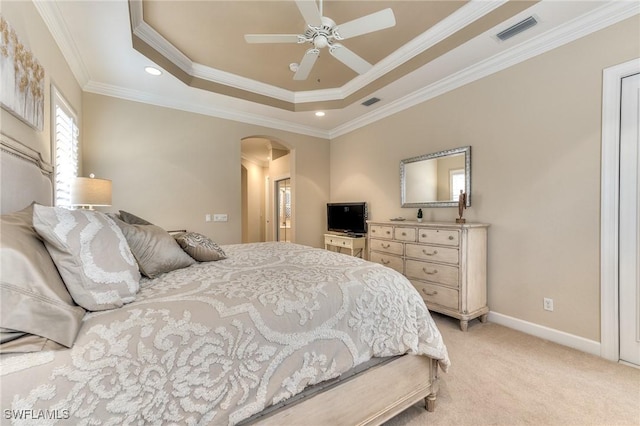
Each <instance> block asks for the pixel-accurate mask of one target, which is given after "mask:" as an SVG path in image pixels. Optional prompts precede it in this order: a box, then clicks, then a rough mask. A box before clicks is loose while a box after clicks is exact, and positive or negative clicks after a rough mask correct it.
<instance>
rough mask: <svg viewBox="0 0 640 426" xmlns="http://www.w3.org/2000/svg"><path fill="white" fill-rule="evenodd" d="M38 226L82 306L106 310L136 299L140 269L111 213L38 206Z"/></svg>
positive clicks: (36, 217) (59, 268)
mask: <svg viewBox="0 0 640 426" xmlns="http://www.w3.org/2000/svg"><path fill="white" fill-rule="evenodd" d="M33 226H34V227H35V228H36V232H38V234H39V235H40V236H41V237H42V238H43V239H44V241H45V246H46V247H47V250H48V251H49V254H50V255H51V258H52V259H53V262H54V263H55V264H56V267H57V268H58V271H60V275H61V276H62V279H63V281H64V283H65V285H66V286H67V289H68V290H69V293H70V294H71V297H73V300H75V302H76V303H77V304H78V305H80V306H82V307H83V308H85V309H87V310H89V311H102V310H105V309H113V308H119V307H121V306H122V305H124V304H126V303H130V302H133V301H134V300H135V298H136V293H137V292H138V289H139V281H140V272H139V271H138V265H137V264H136V260H135V258H134V257H133V254H131V250H130V249H129V246H128V245H127V240H126V239H125V238H124V235H122V231H121V230H120V228H119V227H118V226H117V225H116V224H115V223H114V221H113V220H112V219H110V218H109V217H107V215H105V214H104V213H101V212H98V211H93V210H67V209H64V208H61V207H44V206H39V205H37V204H36V205H35V206H34V209H33Z"/></svg>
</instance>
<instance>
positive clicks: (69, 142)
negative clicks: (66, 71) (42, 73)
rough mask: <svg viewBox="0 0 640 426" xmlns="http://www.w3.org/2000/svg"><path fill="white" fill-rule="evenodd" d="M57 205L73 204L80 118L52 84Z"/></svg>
mask: <svg viewBox="0 0 640 426" xmlns="http://www.w3.org/2000/svg"><path fill="white" fill-rule="evenodd" d="M51 92H52V95H53V96H52V107H51V110H52V111H53V114H52V116H53V126H52V128H53V131H52V138H53V152H54V154H53V156H54V174H55V200H54V202H55V205H56V206H68V205H70V204H71V183H72V182H73V179H74V178H75V177H76V176H77V175H78V133H79V131H78V119H77V117H76V114H75V113H74V112H73V110H72V109H71V107H70V106H69V103H68V102H67V101H66V100H65V99H64V98H63V97H62V95H61V94H60V92H58V90H57V89H56V88H55V87H54V86H52V88H51Z"/></svg>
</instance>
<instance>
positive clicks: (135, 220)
mask: <svg viewBox="0 0 640 426" xmlns="http://www.w3.org/2000/svg"><path fill="white" fill-rule="evenodd" d="M119 211H120V220H122V221H123V222H125V223H129V224H131V225H153V223H151V222H147V221H146V220H144V219H143V218H141V217H138V216H136V215H134V214H131V213H129V212H125V211H124V210H119Z"/></svg>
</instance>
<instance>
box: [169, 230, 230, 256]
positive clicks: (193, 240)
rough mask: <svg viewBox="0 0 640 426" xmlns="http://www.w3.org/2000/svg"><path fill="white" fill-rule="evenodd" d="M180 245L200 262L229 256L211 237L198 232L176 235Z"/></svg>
mask: <svg viewBox="0 0 640 426" xmlns="http://www.w3.org/2000/svg"><path fill="white" fill-rule="evenodd" d="M174 238H175V239H176V241H177V242H178V244H180V247H182V249H183V250H184V251H186V252H187V254H189V256H191V257H193V258H194V259H195V260H197V261H198V262H211V261H215V260H222V259H226V258H227V254H226V253H225V252H224V250H222V249H221V248H220V246H219V245H218V244H216V243H215V242H213V241H212V240H211V239H210V238H208V237H206V236H204V235H202V234H198V233H197V232H185V233H182V234H178V235H176V236H174Z"/></svg>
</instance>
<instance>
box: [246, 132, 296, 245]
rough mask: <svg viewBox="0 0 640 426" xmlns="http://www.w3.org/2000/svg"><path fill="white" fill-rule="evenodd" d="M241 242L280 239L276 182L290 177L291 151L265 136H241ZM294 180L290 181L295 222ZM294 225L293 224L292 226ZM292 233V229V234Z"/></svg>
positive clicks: (291, 220) (290, 224) (291, 219)
mask: <svg viewBox="0 0 640 426" xmlns="http://www.w3.org/2000/svg"><path fill="white" fill-rule="evenodd" d="M241 156H242V164H241V168H240V169H241V177H242V180H241V182H242V184H241V188H242V242H243V243H253V242H264V241H277V236H278V229H277V227H276V225H277V224H278V220H277V213H278V212H277V209H276V208H277V206H278V203H277V201H278V199H277V197H278V193H277V191H276V188H275V182H277V181H279V180H282V179H284V178H291V152H290V150H289V148H287V147H286V146H285V145H284V144H283V143H281V142H278V141H276V140H274V139H272V138H269V137H265V136H253V137H247V138H244V139H242V140H241ZM292 188H293V182H291V185H290V202H291V218H290V222H289V226H292V224H293V221H294V217H293V210H294V209H293V203H294V199H295V197H294V196H293V189H292ZM289 229H291V228H289ZM291 235H292V233H291V232H290V233H289V237H290V236H291Z"/></svg>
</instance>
